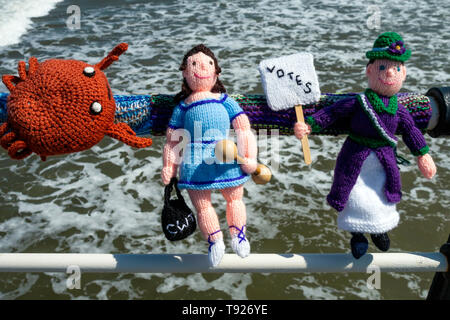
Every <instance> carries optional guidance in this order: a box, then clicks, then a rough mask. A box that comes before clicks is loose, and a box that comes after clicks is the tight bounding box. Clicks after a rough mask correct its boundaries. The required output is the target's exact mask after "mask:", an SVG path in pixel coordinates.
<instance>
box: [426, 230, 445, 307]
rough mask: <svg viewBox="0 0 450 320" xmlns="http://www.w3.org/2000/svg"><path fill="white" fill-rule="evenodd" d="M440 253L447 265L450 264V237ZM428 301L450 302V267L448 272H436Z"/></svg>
mask: <svg viewBox="0 0 450 320" xmlns="http://www.w3.org/2000/svg"><path fill="white" fill-rule="evenodd" d="M439 251H440V252H441V253H442V254H443V255H444V256H445V257H446V258H447V264H448V263H450V235H449V236H448V240H447V243H445V244H444V245H442V247H441V249H440V250H439ZM427 300H450V267H449V268H447V271H446V272H436V274H435V275H434V278H433V282H432V283H431V287H430V290H429V291H428V296H427Z"/></svg>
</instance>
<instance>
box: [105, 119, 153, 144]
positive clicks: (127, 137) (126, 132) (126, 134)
mask: <svg viewBox="0 0 450 320" xmlns="http://www.w3.org/2000/svg"><path fill="white" fill-rule="evenodd" d="M105 134H106V135H108V136H110V137H111V138H114V139H117V140H119V141H122V142H123V143H125V144H127V145H129V146H131V147H134V148H145V147H150V146H151V145H152V142H153V141H152V139H150V138H141V137H137V136H136V133H135V132H134V131H133V130H132V129H131V128H130V127H129V126H128V125H127V124H126V123H123V122H120V123H114V124H113V125H112V126H111V127H110V128H109V129H108V130H106V132H105Z"/></svg>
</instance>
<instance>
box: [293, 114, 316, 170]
mask: <svg viewBox="0 0 450 320" xmlns="http://www.w3.org/2000/svg"><path fill="white" fill-rule="evenodd" d="M295 113H296V115H297V121H298V122H303V123H305V118H304V117H303V108H302V106H301V105H297V106H295ZM301 141H302V149H303V159H305V163H306V164H307V165H310V164H311V162H312V161H311V150H309V141H308V136H307V135H306V134H305V135H304V136H303V138H302V140H301Z"/></svg>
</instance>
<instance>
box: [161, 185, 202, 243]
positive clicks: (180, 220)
mask: <svg viewBox="0 0 450 320" xmlns="http://www.w3.org/2000/svg"><path fill="white" fill-rule="evenodd" d="M173 187H175V191H176V192H177V199H173V200H171V199H170V195H171V193H172V190H173ZM161 225H162V229H163V232H164V234H165V236H166V238H167V239H168V240H170V241H177V240H182V239H185V238H187V237H188V236H190V235H191V234H192V233H193V232H194V231H195V229H196V227H197V223H196V220H195V216H194V213H193V212H192V210H191V209H190V208H189V207H188V206H187V204H186V202H185V201H184V198H183V196H182V195H181V192H180V189H178V179H177V178H175V177H174V178H172V179H171V180H170V183H169V184H168V185H167V186H166V187H165V189H164V208H163V211H162V215H161Z"/></svg>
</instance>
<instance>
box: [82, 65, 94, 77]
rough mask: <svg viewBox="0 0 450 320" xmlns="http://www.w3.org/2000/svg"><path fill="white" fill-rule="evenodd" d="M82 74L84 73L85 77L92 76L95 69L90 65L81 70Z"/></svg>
mask: <svg viewBox="0 0 450 320" xmlns="http://www.w3.org/2000/svg"><path fill="white" fill-rule="evenodd" d="M83 74H84V75H85V76H86V77H89V78H92V77H93V76H94V75H95V69H94V68H92V67H86V68H84V70H83Z"/></svg>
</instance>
